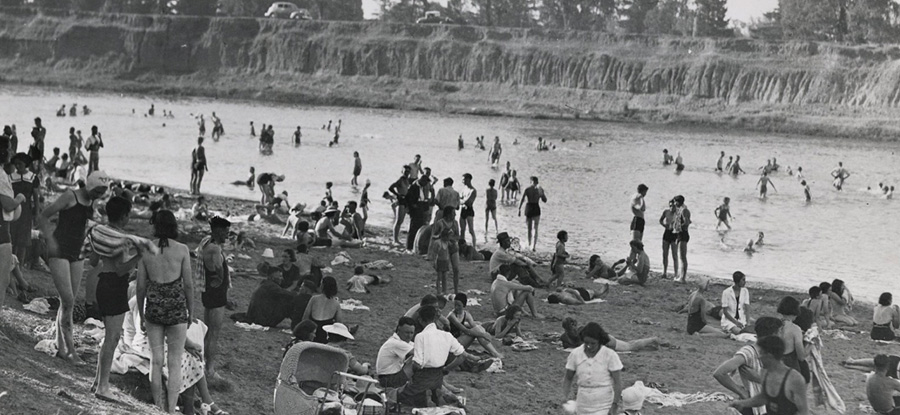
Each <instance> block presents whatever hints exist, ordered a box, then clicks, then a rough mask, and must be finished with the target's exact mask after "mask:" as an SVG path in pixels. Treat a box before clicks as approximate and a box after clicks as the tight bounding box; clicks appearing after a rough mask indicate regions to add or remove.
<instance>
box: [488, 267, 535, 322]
mask: <svg viewBox="0 0 900 415" xmlns="http://www.w3.org/2000/svg"><path fill="white" fill-rule="evenodd" d="M534 292H535V288H534V287H532V286H530V285H523V284H519V283H515V282H512V281H508V280H507V279H506V277H504V276H503V275H498V276H497V278H496V279H495V280H494V282H493V283H491V305H492V306H493V307H494V314H495V315H496V316H498V317H499V316H502V315H503V314H505V313H506V308H507V307H509V306H511V305H513V304H515V305H517V306H519V307H521V306H522V305H523V304H527V305H528V309H529V311H531V315H532V316H534V318H537V319H542V318H544V316H543V315H541V314H538V312H537V308H535V306H534Z"/></svg>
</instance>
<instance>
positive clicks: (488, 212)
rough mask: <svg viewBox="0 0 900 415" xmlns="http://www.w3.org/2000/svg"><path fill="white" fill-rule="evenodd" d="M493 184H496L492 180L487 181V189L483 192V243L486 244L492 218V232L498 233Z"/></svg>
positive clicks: (495, 190) (495, 194)
mask: <svg viewBox="0 0 900 415" xmlns="http://www.w3.org/2000/svg"><path fill="white" fill-rule="evenodd" d="M495 183H497V182H495V181H494V179H490V180H488V188H487V190H485V191H484V197H485V205H484V243H487V240H488V223H490V219H491V218H492V217H493V218H494V232H497V233H500V230H499V228H498V227H497V189H495V188H494V184H495Z"/></svg>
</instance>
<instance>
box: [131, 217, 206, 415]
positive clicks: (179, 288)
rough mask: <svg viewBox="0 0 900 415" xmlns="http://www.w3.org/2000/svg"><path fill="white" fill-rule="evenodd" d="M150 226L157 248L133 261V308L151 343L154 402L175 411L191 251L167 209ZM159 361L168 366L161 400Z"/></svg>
mask: <svg viewBox="0 0 900 415" xmlns="http://www.w3.org/2000/svg"><path fill="white" fill-rule="evenodd" d="M153 227H154V236H155V237H156V238H158V239H157V240H156V241H154V242H155V243H156V246H157V247H158V248H159V253H157V254H156V255H148V254H145V255H143V256H142V257H141V260H140V262H138V271H137V293H136V294H137V303H138V306H137V309H138V314H139V315H140V317H141V321H142V322H143V325H144V326H145V327H146V331H147V340H148V341H149V343H150V350H151V354H150V366H151V369H150V389H151V390H152V391H153V402H154V403H155V404H156V405H157V406H158V407H159V408H160V409H162V410H163V411H169V413H174V412H175V404H176V402H177V401H178V392H179V390H180V389H181V360H182V355H183V354H184V344H185V339H186V338H187V329H188V327H190V325H191V322H192V321H193V320H194V312H193V310H194V282H193V276H192V271H191V254H190V252H189V251H188V247H187V245H185V244H182V243H180V242H178V241H176V240H175V239H177V238H178V222H176V221H175V215H174V214H173V213H172V212H171V211H168V210H160V211H159V213H157V215H156V222H154V224H153ZM204 294H205V293H204ZM208 336H209V335H208V334H207V337H208ZM165 346H168V350H167V351H166V352H165V353H166V354H167V356H163V354H164V350H166V347H165ZM163 362H166V366H167V368H168V371H169V376H168V380H167V382H166V390H167V394H166V396H167V398H168V399H166V401H165V402H164V401H163V399H162V397H163V393H162V366H163Z"/></svg>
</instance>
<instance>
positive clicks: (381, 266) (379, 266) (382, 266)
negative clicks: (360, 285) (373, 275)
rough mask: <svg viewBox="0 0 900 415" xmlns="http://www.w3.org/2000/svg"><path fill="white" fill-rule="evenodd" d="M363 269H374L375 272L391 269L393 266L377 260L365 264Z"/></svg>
mask: <svg viewBox="0 0 900 415" xmlns="http://www.w3.org/2000/svg"><path fill="white" fill-rule="evenodd" d="M365 267H366V269H376V270H378V269H393V268H394V264H392V263H390V262H388V261H386V260H384V259H379V260H377V261H372V262H367V263H366V264H365Z"/></svg>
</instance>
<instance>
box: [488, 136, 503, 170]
mask: <svg viewBox="0 0 900 415" xmlns="http://www.w3.org/2000/svg"><path fill="white" fill-rule="evenodd" d="M502 153H503V147H502V146H501V145H500V137H494V144H492V145H491V155H490V160H491V166H496V165H497V164H498V163H500V154H502Z"/></svg>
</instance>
